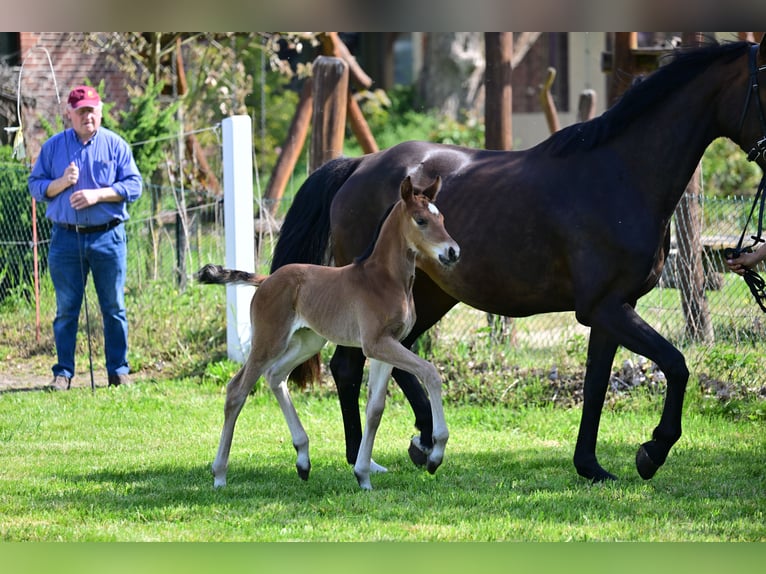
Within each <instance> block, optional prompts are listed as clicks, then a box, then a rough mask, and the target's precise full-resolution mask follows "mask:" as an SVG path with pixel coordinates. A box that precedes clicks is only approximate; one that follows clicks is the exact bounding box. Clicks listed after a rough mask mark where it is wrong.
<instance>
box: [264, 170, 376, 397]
mask: <svg viewBox="0 0 766 574" xmlns="http://www.w3.org/2000/svg"><path fill="white" fill-rule="evenodd" d="M361 160H362V158H361V157H357V158H346V157H341V158H337V159H333V160H330V161H328V162H327V163H325V164H323V165H322V166H320V167H319V168H317V169H316V170H315V171H314V172H313V173H312V174H311V175H309V176H308V178H306V181H304V182H303V185H301V187H300V188H299V189H298V191H297V192H296V194H295V198H294V199H293V202H292V204H291V205H290V209H289V210H288V211H287V214H286V215H285V220H284V222H283V223H282V228H281V229H280V231H279V239H278V240H277V244H276V245H275V247H274V256H273V258H272V260H271V272H272V273H273V272H274V271H276V270H277V269H279V268H280V267H282V266H284V265H287V264H288V263H311V264H313V265H326V264H327V263H328V257H327V254H328V252H329V250H328V246H329V243H330V205H331V204H332V200H333V198H334V197H335V194H336V193H338V190H339V189H340V188H341V186H342V185H343V184H344V183H345V182H346V180H347V179H348V178H349V177H350V176H351V174H352V173H354V170H356V168H357V166H358V165H359V162H360V161H361ZM320 375H321V363H320V358H319V355H315V356H313V357H312V358H310V359H308V360H307V361H306V362H304V363H303V364H301V365H298V366H297V367H295V369H293V372H292V373H290V380H291V381H293V382H294V383H296V384H297V385H298V386H299V387H301V388H305V387H306V385H307V384H308V383H309V382H312V381H317V380H319V377H320Z"/></svg>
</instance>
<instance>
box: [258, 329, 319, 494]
mask: <svg viewBox="0 0 766 574" xmlns="http://www.w3.org/2000/svg"><path fill="white" fill-rule="evenodd" d="M325 342H326V340H325V339H324V338H322V337H320V336H319V335H317V334H316V333H314V332H313V331H310V330H308V329H302V330H300V331H297V332H296V333H295V334H293V336H292V338H291V339H290V342H289V343H288V346H287V349H286V350H285V352H284V353H283V354H282V355H281V356H280V357H279V358H278V359H277V360H276V361H275V362H274V363H273V364H272V365H271V366H270V367H269V368H268V369H266V373H265V377H266V381H267V382H268V384H269V387H270V388H271V392H272V393H273V394H274V397H275V398H276V399H277V403H279V408H280V409H281V410H282V415H283V416H284V418H285V422H286V423H287V428H288V429H290V437H291V439H292V442H293V447H294V448H295V452H296V454H297V457H296V461H295V468H296V470H297V471H298V476H300V477H301V478H302V479H303V480H308V478H309V472H310V471H311V460H310V458H309V437H308V435H307V434H306V431H305V429H304V428H303V424H301V420H300V417H299V416H298V413H297V411H296V410H295V405H294V404H293V401H292V399H291V398H290V391H289V390H288V388H287V378H288V376H289V375H290V372H291V371H292V370H293V369H294V368H295V367H297V366H298V365H300V364H301V363H303V362H304V361H306V360H307V359H309V358H311V357H313V356H314V355H315V354H317V353H318V352H319V351H320V350H321V349H322V347H323V346H324V344H325Z"/></svg>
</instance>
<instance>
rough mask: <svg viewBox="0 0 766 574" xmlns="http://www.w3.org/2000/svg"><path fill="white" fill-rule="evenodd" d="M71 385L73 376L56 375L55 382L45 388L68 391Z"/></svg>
mask: <svg viewBox="0 0 766 574" xmlns="http://www.w3.org/2000/svg"><path fill="white" fill-rule="evenodd" d="M71 385H72V379H71V378H69V377H65V376H64V375H56V376H55V377H53V382H52V383H51V384H50V385H48V386H47V387H45V388H46V389H47V390H49V391H68V390H69V387H70V386H71Z"/></svg>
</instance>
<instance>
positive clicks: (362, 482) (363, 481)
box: [354, 471, 372, 490]
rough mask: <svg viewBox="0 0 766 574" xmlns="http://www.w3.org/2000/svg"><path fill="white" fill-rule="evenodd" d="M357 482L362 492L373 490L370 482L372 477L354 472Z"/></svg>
mask: <svg viewBox="0 0 766 574" xmlns="http://www.w3.org/2000/svg"><path fill="white" fill-rule="evenodd" d="M354 476H355V477H356V481H357V482H358V483H359V487H360V488H361V489H362V490H372V483H371V482H370V475H369V474H367V475H363V474H362V473H359V472H356V471H354Z"/></svg>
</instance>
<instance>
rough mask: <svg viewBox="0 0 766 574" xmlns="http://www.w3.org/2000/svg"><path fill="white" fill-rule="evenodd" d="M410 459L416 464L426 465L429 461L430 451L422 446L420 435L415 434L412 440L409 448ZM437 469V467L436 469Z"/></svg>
mask: <svg viewBox="0 0 766 574" xmlns="http://www.w3.org/2000/svg"><path fill="white" fill-rule="evenodd" d="M407 453H408V454H409V455H410V460H411V461H412V463H413V464H414V465H415V466H425V465H426V463H427V462H428V453H426V451H425V450H424V449H423V447H422V446H420V437H419V436H414V437H412V440H411V441H410V448H409V449H407ZM434 470H436V469H434Z"/></svg>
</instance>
